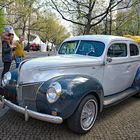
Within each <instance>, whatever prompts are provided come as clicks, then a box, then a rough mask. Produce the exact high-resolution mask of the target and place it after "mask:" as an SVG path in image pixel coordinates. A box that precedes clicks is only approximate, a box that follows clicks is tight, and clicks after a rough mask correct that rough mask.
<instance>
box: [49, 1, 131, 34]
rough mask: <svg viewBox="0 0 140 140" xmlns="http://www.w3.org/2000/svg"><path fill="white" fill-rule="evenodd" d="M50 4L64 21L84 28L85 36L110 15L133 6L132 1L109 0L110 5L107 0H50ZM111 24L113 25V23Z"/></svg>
mask: <svg viewBox="0 0 140 140" xmlns="http://www.w3.org/2000/svg"><path fill="white" fill-rule="evenodd" d="M50 2H51V4H52V5H51V7H52V8H53V9H55V10H56V11H57V12H58V13H59V14H60V15H61V17H62V18H63V19H64V20H66V21H69V22H71V23H73V24H76V25H79V26H83V27H84V31H83V34H90V30H91V28H93V27H95V26H96V25H98V24H100V23H101V22H102V21H103V20H104V19H105V18H106V17H107V16H108V15H109V13H110V14H112V12H114V11H116V10H121V9H124V8H129V7H131V6H132V5H133V2H132V0H109V2H108V3H107V1H106V0H61V1H60V0H50ZM110 24H111V25H112V23H111V21H110ZM111 25H110V26H111ZM110 30H111V27H110ZM110 32H111V31H110Z"/></svg>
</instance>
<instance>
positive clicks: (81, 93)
mask: <svg viewBox="0 0 140 140" xmlns="http://www.w3.org/2000/svg"><path fill="white" fill-rule="evenodd" d="M53 82H59V83H60V84H61V87H62V93H61V96H60V98H59V99H58V100H57V101H56V102H55V103H52V104H51V103H49V102H48V101H47V98H46V93H47V89H48V88H49V85H50V84H51V83H53ZM88 94H93V95H94V96H95V97H96V98H97V100H98V102H99V111H102V108H103V97H104V95H103V88H102V86H101V84H100V82H99V81H98V80H97V79H95V78H92V77H89V76H87V75H63V76H59V77H55V78H53V79H51V80H49V81H46V82H44V83H43V84H42V85H41V86H40V88H39V89H38V92H37V98H36V105H37V110H38V111H40V112H43V113H49V114H51V112H52V111H55V112H57V114H58V115H60V116H61V117H63V119H66V118H68V117H70V116H71V115H72V114H73V112H74V111H75V110H76V108H77V107H78V105H79V103H80V102H81V100H82V99H83V98H84V97H85V96H87V95H88Z"/></svg>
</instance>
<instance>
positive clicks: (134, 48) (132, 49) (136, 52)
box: [130, 44, 139, 56]
mask: <svg viewBox="0 0 140 140" xmlns="http://www.w3.org/2000/svg"><path fill="white" fill-rule="evenodd" d="M137 55H139V49H138V46H137V45H135V44H130V56H137Z"/></svg>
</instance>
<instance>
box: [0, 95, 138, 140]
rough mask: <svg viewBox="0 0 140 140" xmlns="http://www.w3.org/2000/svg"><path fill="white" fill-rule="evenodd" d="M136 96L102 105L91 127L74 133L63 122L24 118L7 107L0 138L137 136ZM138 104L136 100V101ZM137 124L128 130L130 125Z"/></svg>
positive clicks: (81, 139)
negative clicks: (117, 102)
mask: <svg viewBox="0 0 140 140" xmlns="http://www.w3.org/2000/svg"><path fill="white" fill-rule="evenodd" d="M139 103H140V102H139V99H138V98H134V97H131V98H129V99H127V100H125V101H123V102H121V103H119V104H117V105H114V106H112V107H110V108H107V109H104V111H103V112H102V113H100V115H98V119H97V121H96V124H95V125H94V127H93V128H92V129H91V131H90V132H89V133H87V134H85V135H78V134H75V133H73V132H72V131H70V130H69V129H68V127H67V124H66V122H64V123H63V124H61V125H55V124H50V123H46V122H43V121H39V120H35V119H32V118H29V121H28V122H25V121H24V116H23V115H21V114H19V113H17V112H15V111H12V110H9V111H8V112H7V113H6V114H5V115H4V116H3V117H1V118H0V139H3V138H10V139H37V140H38V139H42V140H44V139H47V140H51V139H52V140H56V139H58V140H66V139H67V140H84V139H85V140H87V139H88V140H93V139H118V138H122V139H127V138H129V139H137V138H140V134H139V132H137V131H139V129H140V123H139V124H137V123H138V122H135V120H137V119H138V117H140V114H137V111H139V112H140V108H136V106H137V105H138V104H139ZM139 106H140V104H139ZM136 125H137V127H138V128H136V129H135V133H134V132H133V134H132V131H134V129H132V130H129V129H130V127H134V126H136Z"/></svg>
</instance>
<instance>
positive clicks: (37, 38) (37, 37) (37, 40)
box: [30, 36, 44, 44]
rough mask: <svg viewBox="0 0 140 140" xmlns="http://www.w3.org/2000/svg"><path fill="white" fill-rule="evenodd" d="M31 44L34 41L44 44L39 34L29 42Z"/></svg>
mask: <svg viewBox="0 0 140 140" xmlns="http://www.w3.org/2000/svg"><path fill="white" fill-rule="evenodd" d="M30 43H31V44H33V43H36V44H44V43H43V42H42V41H41V39H40V38H39V36H36V38H35V39H34V40H33V41H31V42H30Z"/></svg>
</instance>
